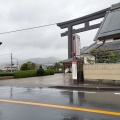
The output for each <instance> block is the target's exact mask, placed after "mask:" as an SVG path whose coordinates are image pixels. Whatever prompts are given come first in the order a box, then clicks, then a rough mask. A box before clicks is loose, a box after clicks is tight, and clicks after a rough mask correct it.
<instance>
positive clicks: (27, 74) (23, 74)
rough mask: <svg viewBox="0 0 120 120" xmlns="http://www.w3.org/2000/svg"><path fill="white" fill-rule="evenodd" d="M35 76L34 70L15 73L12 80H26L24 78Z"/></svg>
mask: <svg viewBox="0 0 120 120" xmlns="http://www.w3.org/2000/svg"><path fill="white" fill-rule="evenodd" d="M35 76H37V71H36V70H31V71H17V72H15V73H14V78H26V77H35Z"/></svg>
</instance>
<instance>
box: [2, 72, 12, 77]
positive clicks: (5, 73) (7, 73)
mask: <svg viewBox="0 0 120 120" xmlns="http://www.w3.org/2000/svg"><path fill="white" fill-rule="evenodd" d="M0 76H14V72H12V73H11V72H0Z"/></svg>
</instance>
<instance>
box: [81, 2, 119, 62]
mask: <svg viewBox="0 0 120 120" xmlns="http://www.w3.org/2000/svg"><path fill="white" fill-rule="evenodd" d="M98 48H99V49H101V50H104V49H106V51H109V52H119V51H120V3H118V4H114V5H112V6H111V9H110V10H109V11H108V12H107V13H106V15H105V17H104V20H103V22H102V23H101V26H100V28H99V30H98V32H97V34H96V36H95V38H94V43H93V44H91V45H90V46H88V47H84V48H82V50H81V56H82V57H84V63H85V64H88V62H87V59H88V58H90V59H91V60H92V61H93V62H94V61H95V59H96V58H95V57H94V56H92V55H90V54H89V52H90V51H91V50H93V49H98Z"/></svg>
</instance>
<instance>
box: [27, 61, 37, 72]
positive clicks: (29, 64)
mask: <svg viewBox="0 0 120 120" xmlns="http://www.w3.org/2000/svg"><path fill="white" fill-rule="evenodd" d="M27 64H28V70H34V69H35V68H36V65H35V63H33V62H31V61H29V62H27Z"/></svg>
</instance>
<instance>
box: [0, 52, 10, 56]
mask: <svg viewBox="0 0 120 120" xmlns="http://www.w3.org/2000/svg"><path fill="white" fill-rule="evenodd" d="M4 55H10V53H9V54H2V55H0V56H4Z"/></svg>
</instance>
